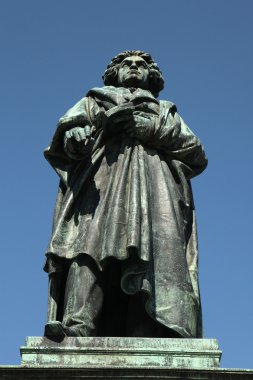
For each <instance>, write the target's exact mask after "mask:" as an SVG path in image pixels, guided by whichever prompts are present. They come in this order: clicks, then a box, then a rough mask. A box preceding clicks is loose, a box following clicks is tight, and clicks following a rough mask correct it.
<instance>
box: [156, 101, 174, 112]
mask: <svg viewBox="0 0 253 380" xmlns="http://www.w3.org/2000/svg"><path fill="white" fill-rule="evenodd" d="M159 103H160V108H161V110H164V111H169V112H171V113H172V114H173V115H174V114H175V113H176V112H177V106H176V105H175V103H173V102H171V101H170V100H159Z"/></svg>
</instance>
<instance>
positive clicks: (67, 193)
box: [45, 51, 207, 337]
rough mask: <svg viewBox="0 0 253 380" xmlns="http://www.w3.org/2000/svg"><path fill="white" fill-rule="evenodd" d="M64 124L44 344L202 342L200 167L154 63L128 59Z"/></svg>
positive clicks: (50, 153)
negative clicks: (194, 182) (123, 339)
mask: <svg viewBox="0 0 253 380" xmlns="http://www.w3.org/2000/svg"><path fill="white" fill-rule="evenodd" d="M103 79H104V84H105V86H104V87H102V88H93V89H91V90H90V91H89V92H88V93H87V95H86V96H85V97H84V98H83V99H81V100H80V101H79V102H78V103H77V104H76V105H74V106H73V107H72V108H70V109H69V110H68V111H67V113H66V114H65V115H64V116H63V117H62V118H61V119H60V120H59V123H58V126H57V129H56V132H55V134H54V137H53V140H52V143H51V145H50V147H49V148H48V149H47V150H46V151H45V157H46V159H47V160H48V161H49V163H50V164H51V165H52V167H53V168H54V169H55V171H56V172H57V174H58V175H59V177H60V185H59V192H58V197H57V201H56V207H55V214H54V224H53V231H52V236H51V239H50V242H49V245H48V249H47V253H46V255H47V260H46V265H45V270H46V271H47V272H48V273H49V309H48V323H47V325H46V328H45V335H47V336H52V335H54V336H129V337H130V336H142V337H201V336H202V319H201V305H200V297H199V289H198V252H197V236H196V223H195V209H194V204H193V198H192V191H191V185H190V179H191V178H192V177H194V176H196V175H198V174H200V173H201V172H202V171H203V170H204V169H205V167H206V165H207V159H206V156H205V153H204V150H203V147H202V145H201V142H200V141H199V139H198V138H197V137H196V136H195V135H194V134H193V132H192V131H191V130H190V129H189V128H188V127H187V125H186V124H185V123H184V121H183V120H182V118H181V117H180V116H179V114H178V112H177V108H176V106H175V105H174V104H173V103H171V102H170V101H165V100H159V101H158V100H157V96H158V94H159V92H160V91H161V90H162V89H163V77H162V73H161V71H160V69H159V68H158V66H157V65H156V63H155V62H154V61H153V60H152V58H151V56H150V55H149V54H146V53H143V52H140V51H127V52H124V53H121V54H119V55H118V56H117V57H115V58H114V59H113V60H112V62H111V63H110V64H109V66H108V68H107V70H106V71H105V74H104V77H103Z"/></svg>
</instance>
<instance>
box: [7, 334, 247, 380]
mask: <svg viewBox="0 0 253 380" xmlns="http://www.w3.org/2000/svg"><path fill="white" fill-rule="evenodd" d="M21 355H22V364H21V366H0V379H4V380H28V379H29V380H38V379H40V380H55V379H59V380H81V379H83V380H85V379H87V380H92V379H94V380H95V379H100V380H108V379H110V380H147V379H148V380H200V379H201V380H253V370H242V369H223V368H219V361H220V356H221V351H219V349H218V345H217V341H216V340H214V339H164V338H161V339H158V338H152V339H150V338H64V339H63V340H62V341H53V340H50V339H47V338H45V337H29V338H27V341H26V346H25V347H21Z"/></svg>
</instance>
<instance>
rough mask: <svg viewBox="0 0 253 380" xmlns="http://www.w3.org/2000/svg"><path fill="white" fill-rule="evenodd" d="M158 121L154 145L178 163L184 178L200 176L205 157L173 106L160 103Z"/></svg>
mask: <svg viewBox="0 0 253 380" xmlns="http://www.w3.org/2000/svg"><path fill="white" fill-rule="evenodd" d="M160 107H161V112H160V120H159V125H158V128H157V129H156V132H155V135H154V141H155V144H156V145H157V146H159V147H161V148H162V149H163V151H166V153H167V154H168V156H169V157H170V159H171V160H176V161H178V164H180V166H181V168H182V169H183V171H184V173H185V175H186V178H187V179H190V178H192V177H194V176H196V175H198V174H200V173H201V172H202V171H203V170H204V169H205V168H206V166H207V162H208V161H207V157H206V155H205V152H204V147H203V145H202V144H201V142H200V140H199V138H198V137H197V136H196V135H195V134H194V133H193V132H192V131H191V130H190V128H189V127H188V126H187V125H186V124H185V122H184V121H183V119H182V118H181V116H180V115H179V114H178V113H177V109H176V106H175V105H172V106H171V103H170V102H166V101H160Z"/></svg>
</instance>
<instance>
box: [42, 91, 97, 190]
mask: <svg viewBox="0 0 253 380" xmlns="http://www.w3.org/2000/svg"><path fill="white" fill-rule="evenodd" d="M98 113H99V107H98V105H97V103H96V102H95V100H94V99H93V98H91V97H84V98H82V99H81V100H80V101H79V102H78V103H76V104H75V105H74V106H73V107H72V108H70V109H69V110H68V111H67V112H66V113H65V114H64V115H63V116H62V117H61V118H60V119H59V122H58V124H57V128H56V131H55V133H54V136H53V139H52V142H51V144H50V145H49V146H48V147H47V148H46V149H45V151H44V155H45V158H46V160H47V161H48V162H49V163H50V165H51V166H52V167H53V168H54V170H55V171H56V172H57V174H58V175H59V177H60V179H61V180H63V182H64V183H66V181H67V177H69V174H71V172H73V170H74V169H75V167H76V166H77V164H78V162H77V161H76V160H73V159H71V158H70V157H69V156H68V155H67V154H66V153H65V150H64V134H65V132H66V131H68V130H70V129H72V128H74V127H76V126H80V127H82V126H85V125H90V126H91V127H92V126H94V124H96V116H97V114H98ZM93 133H94V135H95V134H96V125H95V128H94V132H93Z"/></svg>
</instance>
